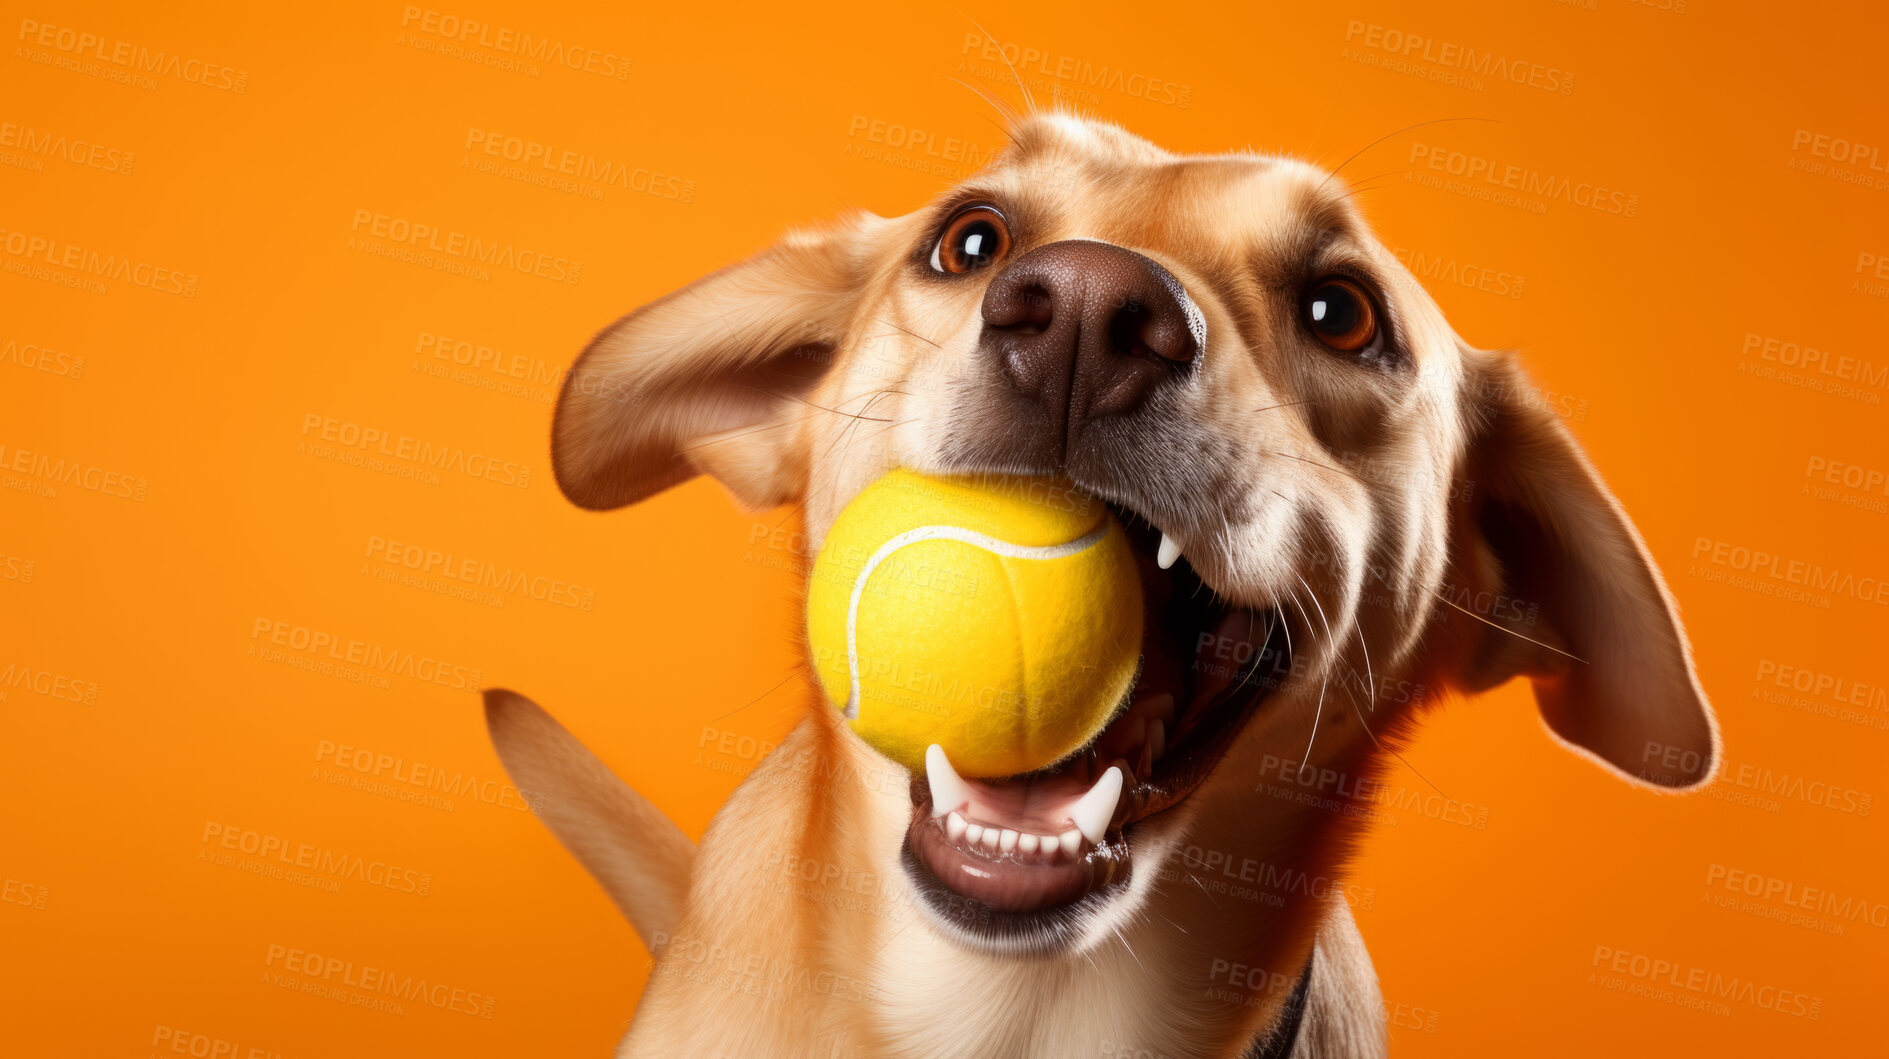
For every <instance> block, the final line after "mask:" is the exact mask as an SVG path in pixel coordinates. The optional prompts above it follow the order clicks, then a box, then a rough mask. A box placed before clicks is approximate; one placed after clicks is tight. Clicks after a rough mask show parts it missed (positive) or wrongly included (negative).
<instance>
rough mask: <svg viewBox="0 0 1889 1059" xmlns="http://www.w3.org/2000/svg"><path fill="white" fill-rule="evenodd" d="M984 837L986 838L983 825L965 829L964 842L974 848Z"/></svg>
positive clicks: (973, 825) (974, 825)
mask: <svg viewBox="0 0 1889 1059" xmlns="http://www.w3.org/2000/svg"><path fill="white" fill-rule="evenodd" d="M983 837H984V825H983V824H972V825H971V826H970V827H967V828H965V829H964V841H966V842H968V843H970V844H971V845H973V846H975V845H977V842H978V840H979V839H981V838H983Z"/></svg>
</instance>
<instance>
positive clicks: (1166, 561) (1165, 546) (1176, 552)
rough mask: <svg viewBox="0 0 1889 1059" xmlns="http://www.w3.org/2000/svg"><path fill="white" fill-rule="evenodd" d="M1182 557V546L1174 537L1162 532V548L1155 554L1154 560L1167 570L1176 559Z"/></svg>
mask: <svg viewBox="0 0 1889 1059" xmlns="http://www.w3.org/2000/svg"><path fill="white" fill-rule="evenodd" d="M1180 557H1181V546H1180V545H1178V544H1176V543H1174V538H1172V537H1170V536H1168V535H1167V534H1166V533H1165V532H1164V533H1162V534H1161V550H1160V551H1159V552H1158V553H1156V554H1155V557H1154V561H1155V562H1156V563H1157V564H1159V565H1160V567H1161V569H1163V570H1166V569H1167V568H1168V567H1170V566H1173V565H1174V560H1176V559H1179V558H1180Z"/></svg>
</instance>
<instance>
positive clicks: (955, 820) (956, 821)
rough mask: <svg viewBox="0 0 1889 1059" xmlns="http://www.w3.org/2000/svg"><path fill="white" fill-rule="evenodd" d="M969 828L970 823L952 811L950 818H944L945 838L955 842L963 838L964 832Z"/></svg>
mask: <svg viewBox="0 0 1889 1059" xmlns="http://www.w3.org/2000/svg"><path fill="white" fill-rule="evenodd" d="M969 826H970V821H968V820H966V819H964V817H962V816H959V815H958V814H957V812H956V811H955V810H954V811H953V812H952V813H951V815H950V816H947V817H945V837H946V838H948V839H950V840H951V841H953V842H956V841H957V840H958V839H960V838H963V837H964V831H965V829H966V828H967V827H969Z"/></svg>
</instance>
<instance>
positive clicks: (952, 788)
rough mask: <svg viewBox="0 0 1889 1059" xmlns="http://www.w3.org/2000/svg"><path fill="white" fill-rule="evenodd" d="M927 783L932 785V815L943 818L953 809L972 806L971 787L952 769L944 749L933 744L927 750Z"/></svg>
mask: <svg viewBox="0 0 1889 1059" xmlns="http://www.w3.org/2000/svg"><path fill="white" fill-rule="evenodd" d="M925 782H927V783H929V784H931V815H932V816H934V817H936V816H943V815H944V814H946V813H948V812H950V811H951V810H953V809H962V808H964V807H965V806H967V805H969V804H971V785H970V784H968V783H966V782H964V778H963V777H962V776H959V775H958V770H957V769H954V768H952V767H951V759H950V758H948V757H945V752H944V747H941V746H939V745H938V744H937V743H933V744H931V745H930V746H928V747H926V748H925Z"/></svg>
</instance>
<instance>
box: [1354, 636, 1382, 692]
mask: <svg viewBox="0 0 1889 1059" xmlns="http://www.w3.org/2000/svg"><path fill="white" fill-rule="evenodd" d="M1356 628H1357V630H1358V650H1360V651H1363V652H1364V674H1365V677H1366V679H1367V681H1368V684H1367V686H1366V688H1365V691H1366V692H1367V693H1368V694H1369V695H1370V699H1369V700H1368V702H1369V704H1370V707H1371V712H1372V713H1376V712H1377V674H1375V673H1373V672H1371V648H1370V645H1368V644H1366V643H1365V642H1364V622H1363V621H1362V620H1359V621H1358V622H1357V623H1356Z"/></svg>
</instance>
